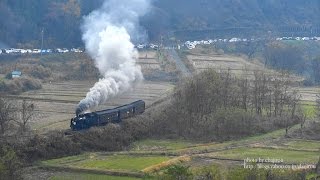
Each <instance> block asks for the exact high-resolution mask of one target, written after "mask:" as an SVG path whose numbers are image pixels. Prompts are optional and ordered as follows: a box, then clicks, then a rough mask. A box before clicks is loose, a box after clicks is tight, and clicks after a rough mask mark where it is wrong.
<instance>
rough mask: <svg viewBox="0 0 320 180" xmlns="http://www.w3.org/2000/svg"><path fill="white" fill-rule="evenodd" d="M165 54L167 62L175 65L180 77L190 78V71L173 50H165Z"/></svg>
mask: <svg viewBox="0 0 320 180" xmlns="http://www.w3.org/2000/svg"><path fill="white" fill-rule="evenodd" d="M165 52H166V54H168V60H169V61H171V62H174V63H175V64H176V67H177V69H178V70H179V71H180V72H181V73H182V76H184V77H188V76H191V74H192V73H191V72H190V70H189V69H188V68H187V66H186V65H185V64H184V62H183V61H182V60H181V58H180V57H179V55H178V53H177V51H176V50H175V49H173V48H172V49H171V48H170V49H165Z"/></svg>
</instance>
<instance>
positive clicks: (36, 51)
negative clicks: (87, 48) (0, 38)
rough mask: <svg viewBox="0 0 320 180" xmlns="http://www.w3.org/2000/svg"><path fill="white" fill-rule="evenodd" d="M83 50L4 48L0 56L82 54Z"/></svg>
mask: <svg viewBox="0 0 320 180" xmlns="http://www.w3.org/2000/svg"><path fill="white" fill-rule="evenodd" d="M83 51H84V50H82V49H80V48H72V49H67V48H62V49H61V48H57V49H17V48H5V49H1V50H0V54H12V55H19V54H22V55H23V54H50V53H68V52H74V53H82V52H83Z"/></svg>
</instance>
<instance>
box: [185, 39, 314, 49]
mask: <svg viewBox="0 0 320 180" xmlns="http://www.w3.org/2000/svg"><path fill="white" fill-rule="evenodd" d="M262 40H266V38H251V39H246V38H231V39H209V40H200V41H186V42H185V43H184V44H183V46H186V47H187V48H188V49H194V48H195V47H196V46H197V45H200V44H205V45H210V44H213V43H217V42H224V43H234V42H249V41H262ZM275 40H276V41H286V40H295V41H320V37H279V38H275Z"/></svg>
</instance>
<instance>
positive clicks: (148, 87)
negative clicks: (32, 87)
mask: <svg viewBox="0 0 320 180" xmlns="http://www.w3.org/2000/svg"><path fill="white" fill-rule="evenodd" d="M137 64H139V65H140V66H141V69H142V71H143V73H144V75H149V74H152V73H154V72H155V71H158V72H159V71H160V72H161V71H163V69H161V66H160V64H159V60H158V58H157V52H156V51H143V52H141V53H139V59H138V61H137ZM94 83H95V80H86V81H59V82H47V83H44V84H42V89H40V90H36V91H29V92H26V93H23V94H21V95H18V96H15V95H14V96H9V97H10V98H12V99H18V100H21V99H29V100H31V101H32V102H33V103H34V104H35V105H36V111H37V113H36V116H35V118H34V119H33V120H32V121H31V122H30V125H31V128H32V129H33V130H35V131H36V132H46V131H48V130H54V129H59V130H60V129H68V128H69V125H70V124H69V123H70V119H71V118H72V117H73V116H74V113H75V108H76V105H77V104H78V103H79V101H80V100H82V99H83V98H84V97H85V96H86V93H87V92H88V91H89V89H90V88H91V87H92V86H93V85H94ZM172 88H173V84H172V83H170V82H166V81H161V80H157V81H148V80H145V81H143V82H141V83H139V84H136V85H135V86H134V87H133V88H132V89H131V90H129V91H128V92H126V93H124V94H121V95H119V96H118V97H116V98H112V99H110V100H109V101H108V102H107V103H106V104H104V105H101V106H99V108H98V109H91V110H92V111H95V110H102V109H106V108H112V107H116V106H120V105H123V104H127V103H130V102H133V101H136V100H140V99H142V100H144V101H145V102H146V105H147V107H148V106H150V105H151V104H152V103H154V102H155V101H157V100H159V99H160V98H162V97H164V96H166V94H168V93H169V92H170V91H171V89H172Z"/></svg>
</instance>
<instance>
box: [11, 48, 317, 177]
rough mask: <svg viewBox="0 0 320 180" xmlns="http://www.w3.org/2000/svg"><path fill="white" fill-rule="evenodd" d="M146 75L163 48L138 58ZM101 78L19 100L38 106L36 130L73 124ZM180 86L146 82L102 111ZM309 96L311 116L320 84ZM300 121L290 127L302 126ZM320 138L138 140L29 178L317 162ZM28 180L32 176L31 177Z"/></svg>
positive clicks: (244, 65) (237, 64) (198, 58)
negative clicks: (250, 162) (257, 161)
mask: <svg viewBox="0 0 320 180" xmlns="http://www.w3.org/2000/svg"><path fill="white" fill-rule="evenodd" d="M187 60H188V61H189V62H190V63H191V64H192V65H193V67H194V69H195V72H199V71H202V70H204V69H208V68H214V69H217V70H218V71H219V70H228V69H230V71H231V72H232V73H235V74H238V75H246V76H252V74H253V71H254V70H260V69H261V70H263V69H264V68H263V66H262V65H261V64H259V63H258V62H251V61H247V60H246V59H245V58H243V57H235V56H230V55H219V54H201V53H199V52H193V51H192V52H190V53H189V54H188V55H187ZM137 63H138V64H139V65H140V66H141V67H142V71H143V72H144V73H146V74H148V73H151V74H152V72H155V71H164V69H163V62H160V61H159V58H158V57H157V52H154V51H152V52H142V53H140V58H139V60H138V62H137ZM94 83H95V81H65V82H47V83H44V84H43V88H42V89H41V90H37V91H29V92H26V93H23V94H21V95H19V96H12V97H11V98H14V99H23V98H27V99H30V100H31V101H33V102H34V103H35V105H36V108H37V109H36V110H37V115H36V117H35V118H34V119H33V120H32V122H31V124H30V125H31V128H32V129H33V130H34V131H35V132H38V133H43V132H47V131H50V130H65V129H68V128H69V123H70V119H71V118H72V117H73V116H74V111H75V107H76V105H77V104H78V103H79V101H80V100H81V99H83V98H84V97H85V95H86V93H87V92H88V90H89V89H90V87H92V86H93V85H94ZM173 88H174V84H173V83H171V82H169V81H163V80H161V81H160V80H158V81H157V80H154V81H151V80H145V81H143V82H141V83H140V84H137V85H136V86H135V87H133V88H132V89H131V90H130V91H128V92H126V93H124V94H122V95H120V96H118V97H116V98H112V99H110V100H109V101H108V102H107V103H105V104H104V105H102V106H100V107H99V108H98V109H92V111H94V110H100V109H106V108H112V107H116V106H119V105H123V104H126V103H130V102H132V101H135V100H139V99H142V100H144V101H146V104H147V107H150V106H152V104H153V103H155V102H157V101H158V100H160V99H161V98H163V97H166V96H167V95H168V94H170V93H171V92H172V90H173ZM299 90H300V93H301V95H302V97H301V99H302V100H303V104H304V105H303V110H304V111H305V112H309V115H308V117H313V116H314V115H315V99H316V94H317V93H318V92H319V91H320V88H317V87H313V88H299ZM299 127H300V126H299V125H297V126H294V127H292V128H291V129H290V131H294V130H298V129H299ZM319 150H320V141H310V140H303V139H294V138H287V137H286V136H285V129H281V130H277V131H274V132H270V133H267V134H261V135H256V136H252V137H247V138H243V139H239V140H234V141H227V142H210V143H202V142H190V141H185V140H179V139H177V140H172V139H144V140H140V141H137V142H135V143H134V144H132V146H131V147H130V149H128V150H127V151H122V152H112V153H109V152H88V153H84V154H81V155H78V156H70V157H64V158H59V159H52V160H46V161H41V162H38V164H37V165H36V166H37V168H39V169H41V171H44V172H45V174H46V176H45V178H42V177H41V176H40V175H41V173H35V174H34V176H30V178H29V179H34V178H35V177H38V178H39V179H50V180H60V179H62V180H73V179H80V180H82V179H83V180H87V179H110V180H128V179H133V180H136V179H142V178H143V177H144V175H145V174H144V172H146V170H148V171H149V170H150V169H151V171H155V173H157V172H158V171H160V170H161V168H164V167H166V166H169V165H172V164H175V163H179V164H184V165H187V166H189V167H191V168H197V167H202V166H210V165H218V166H227V167H229V166H230V167H232V166H235V165H238V166H241V165H243V162H244V159H246V158H271V159H272V158H274V159H279V158H280V159H283V161H284V163H287V164H300V163H307V164H315V163H316V162H318V160H319ZM27 179H28V178H27Z"/></svg>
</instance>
